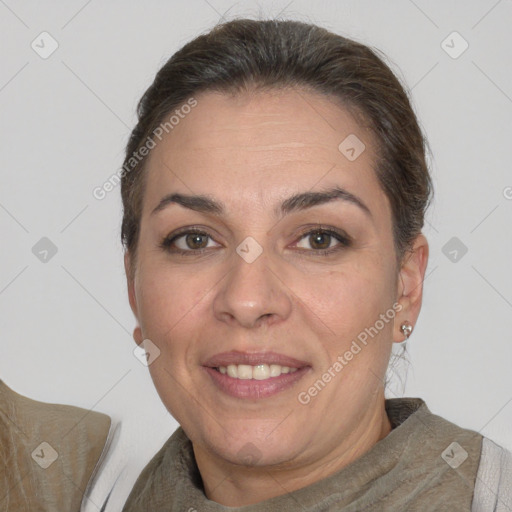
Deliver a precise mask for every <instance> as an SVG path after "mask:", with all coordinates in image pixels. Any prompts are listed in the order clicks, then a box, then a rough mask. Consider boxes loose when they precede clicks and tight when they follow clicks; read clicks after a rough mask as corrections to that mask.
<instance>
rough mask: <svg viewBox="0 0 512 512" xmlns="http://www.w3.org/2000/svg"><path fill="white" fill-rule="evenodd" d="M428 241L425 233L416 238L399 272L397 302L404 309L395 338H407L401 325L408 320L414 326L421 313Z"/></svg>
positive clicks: (397, 318) (399, 340)
mask: <svg viewBox="0 0 512 512" xmlns="http://www.w3.org/2000/svg"><path fill="white" fill-rule="evenodd" d="M428 250H429V249H428V242H427V239H426V238H425V236H424V235H423V234H421V233H420V234H419V235H418V236H417V237H416V239H415V240H414V244H413V246H412V248H411V249H410V250H409V251H407V252H406V254H405V256H404V258H403V260H402V264H401V267H400V271H399V273H398V286H397V302H398V303H399V304H400V305H401V306H402V309H401V310H400V311H399V313H398V314H397V315H396V318H395V328H394V332H393V340H394V341H395V342H401V341H403V340H404V339H405V336H404V334H403V332H402V331H401V329H400V326H401V325H402V323H403V322H405V321H406V320H407V321H408V322H409V323H410V324H411V325H412V326H413V327H414V326H415V325H416V321H417V319H418V316H419V314H420V309H421V302H422V297H423V280H424V279H425V270H426V268H427V263H428Z"/></svg>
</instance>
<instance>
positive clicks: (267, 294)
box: [213, 250, 292, 329]
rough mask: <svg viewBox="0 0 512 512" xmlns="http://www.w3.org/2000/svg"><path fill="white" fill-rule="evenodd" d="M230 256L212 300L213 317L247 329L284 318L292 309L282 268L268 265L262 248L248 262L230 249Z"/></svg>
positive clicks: (273, 322) (268, 262) (267, 259)
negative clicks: (225, 270) (225, 272)
mask: <svg viewBox="0 0 512 512" xmlns="http://www.w3.org/2000/svg"><path fill="white" fill-rule="evenodd" d="M232 260H233V261H232V262H230V263H232V264H231V265H230V270H229V272H228V274H227V275H226V276H225V278H224V279H222V280H221V282H220V283H219V285H220V286H219V288H218V290H217V294H216V296H215V298H214V301H213V309H214V314H215V317H216V318H217V319H218V320H221V321H223V322H225V323H229V324H230V325H231V326H239V327H240V326H242V327H244V328H247V329H251V328H254V327H258V326H259V325H260V324H265V325H271V324H275V323H278V322H280V321H283V320H285V319H286V318H287V317H288V316H289V315H290V313H291V309H292V301H291V298H290V293H291V292H290V290H289V288H288V287H287V286H286V284H285V283H284V282H283V280H282V279H281V277H284V276H281V275H280V274H282V272H278V271H277V269H276V268H271V266H270V261H269V258H268V257H267V254H266V251H265V250H264V251H263V252H262V253H261V254H260V255H259V256H258V257H257V258H256V260H254V261H252V262H250V263H249V262H248V261H246V260H245V259H244V258H242V257H241V256H239V254H238V253H237V252H236V251H233V255H232ZM249 261H250V260H249ZM274 267H275V265H274Z"/></svg>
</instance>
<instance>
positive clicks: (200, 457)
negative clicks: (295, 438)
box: [194, 396, 392, 507]
mask: <svg viewBox="0 0 512 512" xmlns="http://www.w3.org/2000/svg"><path fill="white" fill-rule="evenodd" d="M358 427H359V428H357V429H356V430H354V431H352V432H350V433H348V434H346V435H345V436H344V438H343V439H342V441H341V442H339V441H338V443H337V445H336V446H335V447H334V448H333V449H332V450H329V451H328V453H327V455H325V456H322V457H320V458H317V459H315V460H312V461H309V462H308V463H307V464H302V465H299V464H297V465H296V466H294V467H290V466H287V467H286V469H283V468H278V467H276V466H273V467H272V469H269V467H268V466H267V467H244V466H240V465H234V464H231V463H230V462H229V461H226V460H225V459H222V458H219V457H216V456H213V455H212V454H211V452H208V451H206V450H204V449H203V448H202V447H198V446H197V445H194V455H195V458H196V462H197V466H198V468H199V472H200V473H201V477H202V480H203V485H204V489H205V494H206V496H207V498H208V499H210V500H212V501H215V502H217V503H219V504H221V505H225V506H228V507H241V506H245V505H252V504H255V503H259V502H261V501H265V500H268V499H270V498H274V497H276V496H280V495H283V494H287V493H290V492H293V491H295V490H297V489H301V488H303V487H307V486H308V485H311V484H313V483H315V482H317V481H319V480H322V479H324V478H327V477H328V476H330V475H333V474H334V473H336V472H338V471H340V470H341V469H343V468H344V467H345V466H347V465H348V464H350V463H351V462H353V461H355V460H356V459H358V458H359V457H361V456H362V455H364V454H365V453H366V452H367V451H369V450H370V449H371V448H372V447H373V446H374V445H375V444H376V443H377V442H378V441H380V440H381V439H383V438H384V437H386V436H387V435H388V434H389V433H390V432H391V430H392V427H391V423H390V421H389V418H388V417H387V414H386V411H385V408H384V399H383V396H382V397H381V400H380V401H379V406H378V407H376V408H375V410H373V411H371V412H370V414H369V415H367V416H365V417H364V420H363V421H360V422H359V423H358Z"/></svg>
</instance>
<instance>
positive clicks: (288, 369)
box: [203, 351, 311, 399]
mask: <svg viewBox="0 0 512 512" xmlns="http://www.w3.org/2000/svg"><path fill="white" fill-rule="evenodd" d="M203 368H204V369H205V370H206V372H207V373H208V374H209V376H210V378H211V382H212V383H213V384H214V386H215V387H216V388H217V389H218V390H220V391H222V392H223V393H226V394H228V395H230V396H232V397H236V398H251V399H259V398H266V397H269V396H273V395H275V394H277V393H280V392H283V391H285V390H287V389H289V388H291V387H292V386H294V385H295V384H296V383H297V382H298V381H299V380H300V379H302V377H303V376H304V375H305V374H306V373H308V372H309V371H310V369H311V365H310V364H309V363H307V362H305V361H299V360H298V359H295V358H291V357H288V356H285V355H283V354H277V353H275V352H252V353H248V352H238V351H232V352H225V353H222V354H217V355H216V356H214V357H212V358H211V359H209V360H208V361H207V362H206V363H205V364H204V365H203Z"/></svg>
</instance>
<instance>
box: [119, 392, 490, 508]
mask: <svg viewBox="0 0 512 512" xmlns="http://www.w3.org/2000/svg"><path fill="white" fill-rule="evenodd" d="M386 411H387V414H388V417H389V419H390V422H391V425H392V427H393V430H392V431H391V432H390V433H389V434H388V435H387V436H386V437H385V438H383V439H381V440H380V441H379V442H378V443H377V444H375V445H374V446H373V447H372V448H371V449H370V450H369V451H368V452H366V453H365V454H364V455H363V456H361V457H360V458H359V459H357V460H355V461H354V462H352V463H351V464H349V465H348V466H345V467H344V468H343V469H341V470H340V471H338V472H337V473H335V474H333V475H331V476H329V477H327V478H325V479H322V480H320V481H318V482H315V483H314V484H311V485H309V486H307V487H304V488H302V489H299V490H296V491H294V492H291V493H289V494H284V495H282V496H278V497H275V498H271V499H269V500H265V501H262V502H260V503H257V504H254V505H247V506H245V507H225V506H223V505H220V504H218V503H216V502H214V501H211V500H209V499H208V498H207V497H206V496H205V494H204V491H203V488H202V480H201V475H200V473H199V470H198V468H197V465H196V462H195V458H194V453H193V450H192V444H191V442H190V440H189V439H188V438H187V436H186V435H185V432H184V431H183V429H182V428H181V427H179V428H178V429H177V430H176V431H175V432H174V433H173V435H172V436H171V437H170V438H169V439H168V441H167V442H166V443H165V444H164V446H163V447H162V448H161V449H160V451H159V452H158V453H157V454H156V455H155V456H154V457H153V458H152V459H151V461H150V462H149V463H148V465H147V466H146V467H145V468H144V470H143V471H142V473H141V474H140V476H139V478H138V480H137V482H136V483H135V486H134V487H133V489H132V491H131V493H130V495H129V497H128V499H127V501H126V504H125V506H124V508H123V512H140V511H145V510H150V511H151V512H163V511H180V512H186V511H193V510H194V509H195V510H196V511H200V512H233V511H235V510H240V511H243V512H273V511H275V512H277V511H279V512H302V511H308V512H320V511H322V512H324V511H340V512H356V511H358V512H359V511H373V512H377V511H379V512H382V511H393V512H397V511H404V512H405V511H407V512H415V511H418V512H419V511H421V512H429V511H436V512H439V511H451V512H453V511H470V510H471V505H472V501H473V491H474V486H475V479H476V475H477V471H478V467H479V462H480V455H481V448H482V439H483V437H482V435H481V434H479V433H478V432H475V431H472V430H468V429H464V428H461V427H459V426H457V425H455V424H453V423H451V422H449V421H447V420H445V419H444V418H442V417H440V416H437V415H435V414H432V413H431V412H430V411H429V409H428V408H427V406H426V404H425V402H424V401H423V400H422V399H420V398H394V399H387V400H386Z"/></svg>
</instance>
